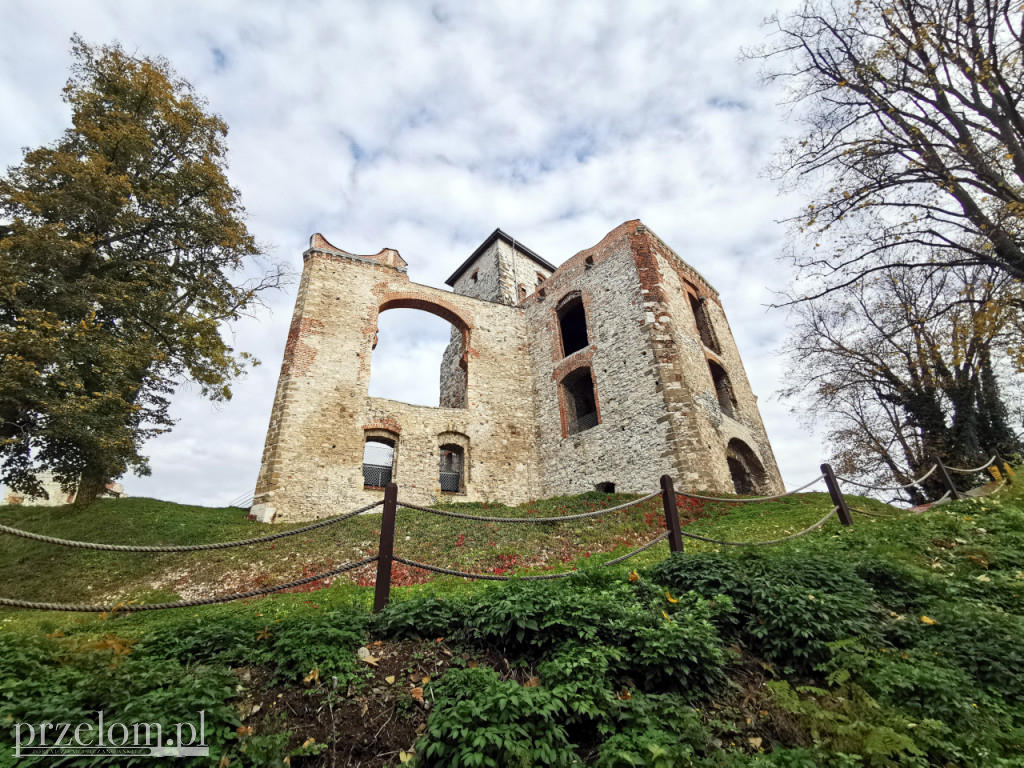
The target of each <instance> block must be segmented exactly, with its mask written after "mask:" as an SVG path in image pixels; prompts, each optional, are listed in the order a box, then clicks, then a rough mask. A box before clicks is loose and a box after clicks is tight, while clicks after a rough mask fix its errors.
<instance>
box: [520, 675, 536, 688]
mask: <svg viewBox="0 0 1024 768" xmlns="http://www.w3.org/2000/svg"><path fill="white" fill-rule="evenodd" d="M538 685H540V678H539V677H531V678H530V679H529V680H527V681H526V682H525V683H523V687H524V688H536V687H537V686H538Z"/></svg>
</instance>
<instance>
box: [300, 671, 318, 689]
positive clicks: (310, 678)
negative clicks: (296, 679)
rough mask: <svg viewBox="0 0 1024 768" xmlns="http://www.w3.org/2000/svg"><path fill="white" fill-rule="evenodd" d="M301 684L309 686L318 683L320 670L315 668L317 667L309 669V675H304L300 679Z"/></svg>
mask: <svg viewBox="0 0 1024 768" xmlns="http://www.w3.org/2000/svg"><path fill="white" fill-rule="evenodd" d="M302 682H304V683H306V684H307V685H309V684H310V683H319V682H320V669H319V668H317V667H314V668H313V669H311V670H310V671H309V674H308V675H306V676H305V677H304V678H302Z"/></svg>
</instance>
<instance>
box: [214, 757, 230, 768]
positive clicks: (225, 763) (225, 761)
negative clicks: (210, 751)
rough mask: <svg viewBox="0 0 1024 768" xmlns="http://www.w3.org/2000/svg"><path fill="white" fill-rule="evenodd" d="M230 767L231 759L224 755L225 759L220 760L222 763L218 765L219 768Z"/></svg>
mask: <svg viewBox="0 0 1024 768" xmlns="http://www.w3.org/2000/svg"><path fill="white" fill-rule="evenodd" d="M229 765H231V758H230V757H228V756H227V755H224V757H222V758H221V759H220V762H219V763H217V768H228V766H229Z"/></svg>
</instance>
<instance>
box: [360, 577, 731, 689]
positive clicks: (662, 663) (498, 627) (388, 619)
mask: <svg viewBox="0 0 1024 768" xmlns="http://www.w3.org/2000/svg"><path fill="white" fill-rule="evenodd" d="M674 599H675V598H674ZM725 605H727V603H724V602H723V603H722V607H724V606H725ZM712 613H713V610H712V607H711V604H710V602H709V601H707V600H704V599H703V598H701V597H700V596H698V595H696V594H690V595H681V596H680V597H679V598H678V602H677V603H671V602H669V601H668V599H667V597H666V595H665V593H664V590H662V591H658V590H656V589H653V588H652V587H651V585H649V584H641V583H630V582H629V581H628V580H627V578H626V576H625V574H624V573H622V572H614V571H612V572H596V573H586V574H580V575H578V576H574V577H572V578H570V579H566V580H564V581H558V582H556V581H510V582H506V583H503V584H501V585H499V586H497V587H493V588H491V589H489V590H487V591H485V592H484V593H483V594H481V595H480V596H479V599H478V600H477V601H475V602H474V603H472V604H469V603H462V602H452V603H449V602H447V601H443V600H438V599H436V598H430V597H427V598H413V599H410V600H406V601H402V602H400V603H397V604H395V606H394V607H389V608H388V609H387V610H386V611H385V612H384V614H383V617H382V618H381V619H379V620H378V624H377V631H378V632H380V631H384V630H387V631H391V632H395V633H398V634H400V635H406V636H408V635H410V634H412V633H414V632H417V630H419V631H423V630H422V629H420V628H421V627H422V626H423V625H424V624H425V625H427V626H428V627H429V628H430V630H431V631H430V632H429V633H426V632H424V634H427V636H430V635H432V634H437V635H444V636H446V637H451V636H452V633H453V632H456V631H458V632H460V634H459V635H458V637H460V638H463V639H464V640H466V641H472V642H474V643H477V644H479V645H482V646H484V647H488V648H494V649H496V650H497V651H499V652H500V653H502V654H503V655H505V656H507V657H508V656H514V655H516V656H523V657H525V658H526V659H528V660H535V661H543V660H548V659H550V658H551V657H552V654H554V653H555V652H556V651H559V649H565V648H567V647H568V646H569V645H571V644H577V645H603V646H606V647H608V648H625V649H628V653H627V654H613V655H611V656H609V657H608V658H609V659H610V662H609V663H610V664H611V666H610V668H609V672H610V673H611V674H613V675H617V676H618V677H621V676H623V675H630V676H632V677H633V678H634V679H636V680H637V681H638V682H639V683H640V685H641V686H642V687H644V688H646V689H648V690H661V689H670V688H685V689H688V690H692V691H693V693H694V695H699V693H700V692H706V691H710V690H714V689H715V688H716V687H718V686H719V685H720V684H721V683H722V682H724V680H725V674H724V667H725V664H726V662H727V656H726V654H725V651H724V650H723V647H722V644H721V642H720V640H719V638H718V634H717V632H716V630H715V627H714V625H713V624H712V623H711V617H712ZM447 622H451V623H450V624H448V623H447Z"/></svg>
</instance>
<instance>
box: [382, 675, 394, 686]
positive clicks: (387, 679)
mask: <svg viewBox="0 0 1024 768" xmlns="http://www.w3.org/2000/svg"><path fill="white" fill-rule="evenodd" d="M384 682H385V683H387V684H388V685H391V684H392V683H394V682H395V676H394V675H388V676H387V677H385V678H384Z"/></svg>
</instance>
